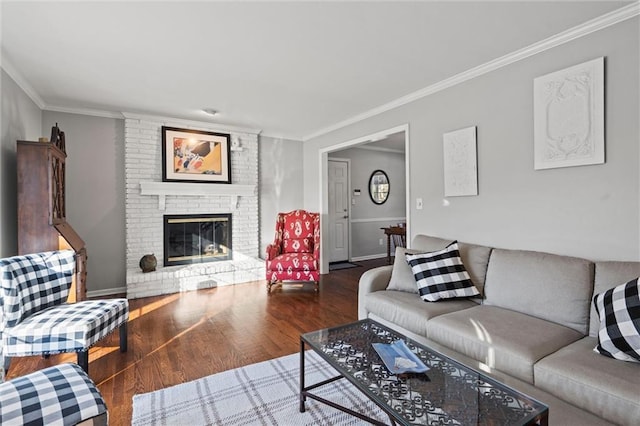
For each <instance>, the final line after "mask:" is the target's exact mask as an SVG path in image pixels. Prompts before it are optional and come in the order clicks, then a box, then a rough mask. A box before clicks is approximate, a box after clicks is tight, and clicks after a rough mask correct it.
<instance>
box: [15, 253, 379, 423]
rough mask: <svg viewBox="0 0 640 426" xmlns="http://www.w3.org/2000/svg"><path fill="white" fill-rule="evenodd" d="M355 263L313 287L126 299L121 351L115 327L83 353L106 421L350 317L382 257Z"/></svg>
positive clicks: (22, 362)
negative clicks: (366, 275) (139, 398)
mask: <svg viewBox="0 0 640 426" xmlns="http://www.w3.org/2000/svg"><path fill="white" fill-rule="evenodd" d="M357 263H358V264H359V265H361V266H360V267H358V268H351V269H343V270H338V271H334V272H331V273H330V274H327V275H323V276H322V277H321V281H320V291H319V292H318V293H316V292H315V291H314V290H313V285H312V284H304V285H285V286H284V287H274V288H272V290H271V294H267V291H266V282H265V281H260V282H253V283H245V284H238V285H234V286H225V287H219V288H212V289H206V290H199V291H193V292H188V293H181V294H171V295H166V296H156V297H147V298H142V299H133V300H130V301H129V302H130V320H129V350H128V352H127V353H124V354H121V353H120V352H119V349H118V333H112V335H111V336H109V337H107V338H106V339H103V340H102V341H101V342H99V343H98V344H97V345H96V346H95V347H93V348H92V349H91V350H90V352H89V375H90V376H91V378H92V379H93V380H94V381H95V382H96V384H97V385H98V388H99V389H100V391H101V392H102V394H103V396H104V398H105V400H106V402H107V406H108V408H109V418H110V424H111V425H129V424H131V412H132V398H133V395H135V394H138V393H145V392H151V391H154V390H157V389H161V388H165V387H168V386H173V385H176V384H180V383H184V382H187V381H190V380H194V379H198V378H200V377H204V376H208V375H210V374H214V373H218V372H221V371H225V370H229V369H232V368H236V367H240V366H243V365H247V364H252V363H256V362H261V361H265V360H267V359H271V358H276V357H279V356H283V355H288V354H291V353H294V352H297V351H298V350H299V344H300V340H299V339H300V337H299V336H300V334H301V333H306V332H309V331H313V330H317V329H320V328H325V327H331V326H335V325H339V324H344V323H347V322H352V321H355V320H356V319H357V316H358V313H357V304H358V303H357V292H358V280H359V278H360V275H362V273H363V272H364V271H366V270H368V269H371V268H373V267H376V266H382V265H386V258H384V259H378V260H371V261H365V262H357ZM65 361H68V362H75V361H76V357H75V354H62V355H55V356H51V357H50V358H49V359H43V358H42V357H24V358H15V359H14V360H13V361H12V364H11V368H10V370H9V375H8V378H9V379H10V378H12V377H16V376H21V375H24V374H27V373H29V372H32V371H36V370H39V369H42V368H45V367H47V366H49V365H55V364H58V363H60V362H65Z"/></svg>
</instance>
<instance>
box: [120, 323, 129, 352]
mask: <svg viewBox="0 0 640 426" xmlns="http://www.w3.org/2000/svg"><path fill="white" fill-rule="evenodd" d="M127 346H128V345H127V323H126V322H125V323H123V324H122V325H121V326H120V352H126V351H127Z"/></svg>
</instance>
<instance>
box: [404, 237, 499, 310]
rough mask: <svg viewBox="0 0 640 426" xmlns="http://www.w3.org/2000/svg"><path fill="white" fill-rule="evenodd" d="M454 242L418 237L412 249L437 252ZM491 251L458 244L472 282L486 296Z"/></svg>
mask: <svg viewBox="0 0 640 426" xmlns="http://www.w3.org/2000/svg"><path fill="white" fill-rule="evenodd" d="M452 242H453V240H445V239H442V238H437V237H430V236H428V235H416V236H415V237H414V239H413V241H412V242H411V248H412V249H414V250H416V251H421V252H429V251H437V250H442V249H444V248H445V247H447V246H448V245H449V244H451V243H452ZM491 250H492V248H491V247H486V246H481V245H476V244H469V243H464V242H458V251H459V252H460V258H461V259H462V263H464V267H465V268H466V269H467V272H468V273H469V276H470V277H471V281H473V284H475V286H476V288H477V289H478V291H479V292H480V294H484V282H485V279H486V276H487V266H488V264H489V256H490V254H491ZM478 302H479V300H478Z"/></svg>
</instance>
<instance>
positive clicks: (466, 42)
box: [0, 0, 628, 140]
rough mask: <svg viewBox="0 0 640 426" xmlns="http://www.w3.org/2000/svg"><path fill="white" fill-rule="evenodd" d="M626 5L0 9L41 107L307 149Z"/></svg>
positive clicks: (17, 63) (9, 48)
mask: <svg viewBox="0 0 640 426" xmlns="http://www.w3.org/2000/svg"><path fill="white" fill-rule="evenodd" d="M627 3H628V2H617V1H606V2H593V1H587V2H575V1H555V2H541V1H529V2H512V3H507V2H500V1H499V2H481V1H474V2H435V1H425V2H391V1H388V2H383V1H376V2H355V1H342V2H269V1H266V2H265V1H262V2H212V1H209V2H207V1H200V2H176V1H174V2H167V1H159V2H158V1H157V2H150V1H137V2H95V1H91V2H79V1H72V2H60V1H46V2H16V1H7V0H4V1H2V2H1V3H0V7H1V8H2V9H1V12H0V13H1V23H2V33H1V37H2V38H1V40H0V41H1V43H2V66H3V68H4V69H5V70H7V71H8V72H9V74H10V75H12V77H14V79H15V80H18V82H19V84H20V85H21V86H23V88H24V89H25V90H27V92H28V93H32V94H33V95H32V97H34V98H36V100H37V102H38V103H39V104H40V106H41V107H43V108H44V109H51V110H61V111H75V112H91V110H93V112H94V113H97V114H102V113H103V112H104V113H105V114H108V113H114V112H132V113H142V114H152V115H162V116H170V117H175V118H184V119H191V120H200V121H213V122H218V123H222V124H226V125H234V126H242V127H250V128H256V129H262V131H263V133H264V134H267V135H270V136H281V137H287V138H291V139H302V140H304V139H305V138H306V137H307V136H309V135H312V134H317V133H318V132H321V131H322V130H323V129H326V128H328V127H329V126H332V125H334V124H336V123H339V122H342V121H344V120H348V119H350V118H352V117H354V116H357V115H359V114H362V113H364V112H366V111H370V110H372V109H374V108H376V107H379V106H381V105H383V104H386V103H389V102H392V101H393V100H395V99H398V98H400V97H403V96H406V95H408V94H410V93H412V92H415V91H417V90H420V89H423V88H425V87H427V86H430V85H432V84H434V83H437V82H439V81H441V80H444V79H446V78H448V77H451V76H454V75H456V74H458V73H461V72H464V71H466V70H469V69H471V68H473V67H475V66H478V65H480V64H483V63H486V62H488V61H490V60H493V59H496V58H499V57H501V56H503V55H505V54H508V53H510V52H513V51H515V50H518V49H521V48H523V47H526V46H528V45H531V44H532V43H535V42H537V41H540V40H542V39H545V38H547V37H550V36H553V35H556V34H558V33H560V32H562V31H564V30H566V29H568V28H571V27H573V26H576V25H578V24H581V23H583V22H585V21H588V20H590V19H593V18H595V17H597V16H600V15H602V14H604V13H606V12H609V11H612V10H614V9H617V8H620V7H622V6H624V5H625V4H627ZM202 108H213V109H216V110H218V111H220V114H219V115H218V116H216V117H213V118H211V117H208V116H207V115H205V114H204V113H203V112H202V111H201V109H202Z"/></svg>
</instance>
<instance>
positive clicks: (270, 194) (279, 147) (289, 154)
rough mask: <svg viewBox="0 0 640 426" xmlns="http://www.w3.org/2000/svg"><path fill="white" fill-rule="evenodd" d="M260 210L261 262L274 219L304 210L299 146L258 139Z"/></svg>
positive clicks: (281, 141) (294, 143)
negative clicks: (296, 210)
mask: <svg viewBox="0 0 640 426" xmlns="http://www.w3.org/2000/svg"><path fill="white" fill-rule="evenodd" d="M258 152H259V166H258V168H259V175H260V178H259V194H260V200H259V209H260V257H261V258H263V259H264V257H265V251H266V248H267V245H268V244H270V243H271V242H272V241H273V237H274V235H275V229H276V216H277V214H278V213H280V212H288V211H291V210H295V209H300V208H303V205H302V181H303V180H304V178H305V174H306V173H304V172H303V168H302V142H300V141H293V140H288V139H280V138H271V137H267V136H260V140H259V142H258Z"/></svg>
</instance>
